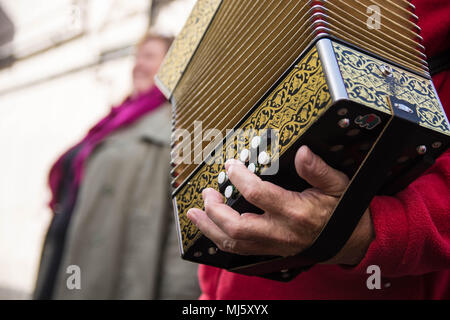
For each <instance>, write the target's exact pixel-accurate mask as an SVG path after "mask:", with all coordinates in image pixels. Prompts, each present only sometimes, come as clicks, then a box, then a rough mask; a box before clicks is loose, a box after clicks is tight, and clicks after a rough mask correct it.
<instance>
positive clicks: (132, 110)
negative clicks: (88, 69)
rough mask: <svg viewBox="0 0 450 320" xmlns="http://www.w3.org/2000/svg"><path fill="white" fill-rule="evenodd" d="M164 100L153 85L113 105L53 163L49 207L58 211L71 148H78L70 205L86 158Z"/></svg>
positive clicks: (73, 200)
mask: <svg viewBox="0 0 450 320" xmlns="http://www.w3.org/2000/svg"><path fill="white" fill-rule="evenodd" d="M165 101H166V99H165V97H164V96H163V94H162V93H161V92H160V91H159V90H158V89H157V88H156V87H153V88H151V89H150V90H149V91H148V92H146V93H144V94H141V95H140V96H138V97H137V98H128V99H127V100H125V101H124V102H123V103H122V104H121V105H119V106H117V107H113V108H111V112H110V113H109V114H108V115H107V116H106V117H105V118H103V119H102V120H100V122H98V123H97V124H96V125H95V126H94V127H93V128H92V129H90V130H89V132H88V133H87V135H86V136H85V137H84V138H83V140H81V142H79V143H78V144H76V145H75V146H73V147H72V148H70V149H69V150H68V151H67V152H65V153H64V154H63V155H62V156H61V157H60V158H59V159H58V160H57V161H56V162H55V164H54V165H53V166H52V168H51V170H50V174H49V185H50V189H51V192H52V198H51V200H50V203H49V205H50V208H51V209H52V210H53V211H55V206H56V203H57V201H58V198H59V192H60V191H61V190H60V189H61V187H62V184H63V179H64V178H65V177H64V174H63V173H64V170H63V166H64V163H65V160H66V158H67V157H68V155H69V153H70V152H71V151H72V150H74V149H76V148H79V150H78V152H77V153H76V156H75V157H74V159H72V162H71V163H70V168H69V170H71V172H72V176H73V180H72V181H71V184H70V195H71V199H70V202H71V204H70V205H71V206H72V205H73V204H74V203H75V200H76V194H77V192H78V188H79V186H80V184H81V181H82V179H83V171H84V167H85V163H86V160H87V159H88V158H89V155H90V154H91V153H92V151H93V150H94V149H95V147H96V146H97V145H98V144H99V143H100V142H102V141H103V140H104V139H105V138H106V137H108V136H109V135H110V134H111V133H113V132H115V131H116V130H118V129H121V128H123V127H126V126H128V125H130V124H132V123H134V122H135V121H136V120H138V119H140V118H141V117H142V116H143V115H145V114H147V113H148V112H150V111H152V110H155V109H156V108H158V107H159V106H161V105H162V104H163V103H164V102H165Z"/></svg>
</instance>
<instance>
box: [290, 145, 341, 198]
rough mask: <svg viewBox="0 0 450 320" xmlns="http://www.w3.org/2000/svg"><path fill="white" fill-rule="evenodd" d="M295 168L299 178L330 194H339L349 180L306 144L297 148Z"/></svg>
mask: <svg viewBox="0 0 450 320" xmlns="http://www.w3.org/2000/svg"><path fill="white" fill-rule="evenodd" d="M295 168H296V170H297V173H298V175H299V176H300V177H301V178H303V179H305V180H306V181H307V182H308V183H309V184H310V185H312V186H313V187H314V188H317V189H319V190H320V191H322V192H323V193H325V194H327V195H330V196H336V197H337V196H340V195H341V194H342V193H343V192H344V191H345V188H346V187H347V185H348V181H349V180H348V178H347V176H346V175H345V174H344V173H342V172H340V171H338V170H336V169H333V168H332V167H330V166H329V165H328V164H326V163H325V161H323V160H322V158H320V157H319V156H318V155H316V154H314V153H313V152H312V151H311V150H310V149H309V148H308V147H307V146H302V147H301V148H300V149H298V151H297V154H296V155H295Z"/></svg>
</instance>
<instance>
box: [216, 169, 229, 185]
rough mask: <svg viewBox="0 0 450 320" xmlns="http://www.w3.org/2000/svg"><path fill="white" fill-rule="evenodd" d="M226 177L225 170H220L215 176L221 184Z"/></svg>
mask: <svg viewBox="0 0 450 320" xmlns="http://www.w3.org/2000/svg"><path fill="white" fill-rule="evenodd" d="M227 179H228V177H227V174H226V173H225V171H222V172H220V173H219V176H218V177H217V182H219V184H223V183H224V182H225V181H227Z"/></svg>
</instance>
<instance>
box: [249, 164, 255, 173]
mask: <svg viewBox="0 0 450 320" xmlns="http://www.w3.org/2000/svg"><path fill="white" fill-rule="evenodd" d="M247 168H248V170H250V172H252V173H255V172H256V165H255V164H254V163H250V164H249V165H248V167H247Z"/></svg>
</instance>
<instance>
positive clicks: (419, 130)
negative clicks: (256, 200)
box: [156, 0, 450, 281]
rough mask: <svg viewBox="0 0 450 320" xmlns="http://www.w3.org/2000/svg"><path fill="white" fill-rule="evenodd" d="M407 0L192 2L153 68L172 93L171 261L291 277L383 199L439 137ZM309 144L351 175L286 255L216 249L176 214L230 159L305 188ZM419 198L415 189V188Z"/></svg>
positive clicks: (222, 184)
mask: <svg viewBox="0 0 450 320" xmlns="http://www.w3.org/2000/svg"><path fill="white" fill-rule="evenodd" d="M417 19H418V18H417V16H416V15H415V14H414V7H413V5H412V4H411V3H410V2H409V1H406V0H383V1H381V0H279V1H273V0H239V1H235V0H198V1H197V3H196V4H195V6H194V8H193V9H192V12H191V14H190V16H189V18H188V20H187V22H186V24H185V26H184V28H183V29H182V31H181V32H180V33H179V35H178V37H177V38H176V39H175V41H174V43H173V44H172V47H171V49H170V50H169V52H168V55H167V56H166V58H165V61H164V62H163V64H162V66H161V68H160V70H159V73H158V74H157V76H156V83H157V85H158V87H159V88H160V89H161V91H162V92H163V93H164V94H165V95H166V97H167V98H168V99H170V101H171V103H172V106H173V119H172V127H173V131H172V132H173V134H172V163H171V164H172V172H171V174H172V178H173V180H172V187H173V193H172V198H173V206H174V212H175V217H176V219H175V220H176V224H177V230H178V235H179V242H180V249H181V255H182V258H183V259H186V260H190V261H193V262H197V263H202V264H206V265H212V266H216V267H220V268H225V269H227V270H229V271H232V272H237V273H241V274H245V275H254V276H260V277H265V278H269V279H273V280H278V281H289V280H291V279H293V278H294V277H296V276H297V275H298V274H299V273H300V272H302V271H304V270H306V269H308V268H309V267H311V266H313V265H314V264H316V263H319V262H323V261H326V260H328V259H330V258H332V257H333V256H334V255H336V253H337V252H338V251H339V250H340V249H341V248H342V247H343V246H344V244H345V243H346V241H347V240H348V238H349V237H350V235H351V234H352V232H353V230H354V228H355V227H356V225H357V223H358V221H359V220H360V218H361V216H362V214H363V213H364V211H365V210H366V209H367V207H368V206H369V204H370V201H371V200H372V198H373V197H374V196H375V195H392V194H395V193H396V192H398V191H400V190H402V189H403V188H405V187H406V186H408V184H409V183H411V182H412V181H414V180H415V179H416V178H417V177H418V176H420V175H421V174H422V173H423V172H424V171H425V170H426V169H427V168H429V167H430V166H431V165H432V164H433V162H434V161H435V159H436V158H437V157H439V155H440V154H442V153H443V152H444V151H445V150H446V149H447V148H448V147H449V144H450V129H449V123H448V120H447V118H446V115H445V113H444V111H443V108H442V105H441V103H440V101H439V98H438V96H437V93H436V90H435V88H434V86H433V83H432V81H431V77H430V71H429V69H428V64H427V58H426V56H425V53H424V52H425V49H424V47H423V45H422V38H421V37H420V29H419V27H418V26H417ZM302 145H308V146H309V147H310V149H311V150H312V151H313V152H314V153H316V154H318V155H319V156H320V157H322V158H323V159H324V160H325V161H326V162H327V163H328V164H329V165H331V166H332V167H334V168H336V169H338V170H340V171H342V172H344V173H345V174H347V175H348V177H349V179H350V183H349V185H348V187H347V189H346V191H345V192H344V194H343V195H342V196H341V197H340V199H339V203H338V205H337V206H336V207H335V209H334V211H333V214H332V216H331V218H330V220H329V221H328V223H327V225H326V226H325V227H324V229H323V230H322V232H321V234H320V235H319V237H318V238H317V239H316V241H315V242H314V244H313V245H312V246H311V247H309V248H307V249H306V250H304V251H303V252H301V253H299V254H298V255H296V256H292V257H277V256H241V255H237V254H230V253H227V252H223V251H221V250H219V249H218V248H217V247H216V245H215V244H214V243H213V242H212V241H211V240H209V239H208V238H207V237H205V236H204V235H203V234H202V233H201V231H200V230H198V229H197V228H196V226H195V225H193V224H192V223H191V222H190V220H189V219H188V218H187V216H186V213H187V211H188V210H189V209H190V208H193V207H196V208H202V207H203V202H202V196H201V192H202V190H203V189H205V188H215V189H216V190H218V191H220V192H221V193H222V194H223V195H224V199H225V201H226V203H227V204H228V205H229V206H231V207H232V208H234V209H235V210H237V211H238V212H240V213H244V212H254V213H262V211H261V210H260V209H259V208H256V207H254V206H253V205H251V204H250V203H249V202H247V201H246V199H245V198H244V197H243V196H241V195H240V194H239V190H237V189H236V188H234V186H233V185H232V184H231V182H230V181H229V180H228V179H227V176H226V174H225V169H224V162H225V160H227V159H230V158H236V159H240V160H241V161H242V162H244V163H245V164H246V165H247V166H248V168H249V170H251V171H253V172H255V173H256V174H258V175H259V176H260V177H261V178H262V179H263V180H267V181H270V182H273V183H275V184H277V185H279V186H281V187H283V188H285V189H288V190H294V191H299V192H300V191H302V190H305V189H306V188H308V187H310V186H309V185H308V184H307V183H306V182H305V181H304V180H302V179H301V178H300V177H298V176H297V174H296V172H295V168H294V157H295V154H296V151H297V150H298V148H299V147H300V146H302ZM424 192H425V191H424Z"/></svg>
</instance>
